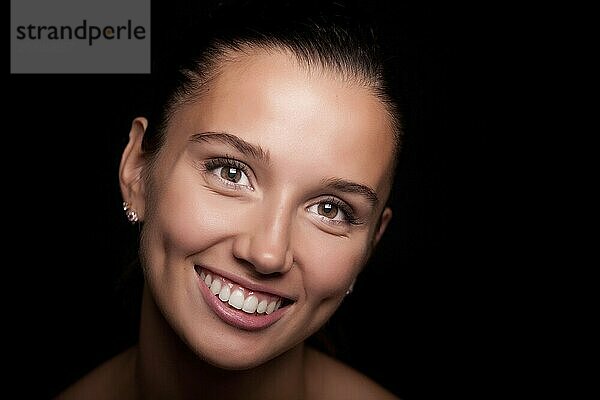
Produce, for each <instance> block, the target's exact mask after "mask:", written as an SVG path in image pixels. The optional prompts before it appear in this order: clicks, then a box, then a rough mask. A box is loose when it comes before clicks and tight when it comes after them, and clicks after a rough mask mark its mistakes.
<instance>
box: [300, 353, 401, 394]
mask: <svg viewBox="0 0 600 400" xmlns="http://www.w3.org/2000/svg"><path fill="white" fill-rule="evenodd" d="M306 371H307V374H308V380H307V392H308V397H309V398H310V399H322V398H326V399H347V400H352V399H376V400H399V398H398V397H397V396H395V395H394V394H393V393H391V392H390V391H389V390H387V389H385V388H384V387H382V386H381V385H380V384H378V383H377V382H375V381H374V380H372V379H371V378H369V377H368V376H366V375H364V374H362V373H361V372H359V371H357V370H355V369H353V368H351V367H350V366H348V365H346V364H344V363H342V362H340V361H338V360H336V359H334V358H332V357H330V356H328V355H326V354H324V353H321V352H319V351H317V350H315V349H312V348H310V347H307V348H306Z"/></svg>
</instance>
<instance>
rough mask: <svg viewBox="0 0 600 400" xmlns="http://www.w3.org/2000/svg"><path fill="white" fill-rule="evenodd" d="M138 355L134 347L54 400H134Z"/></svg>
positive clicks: (95, 370) (86, 376) (99, 367)
mask: <svg viewBox="0 0 600 400" xmlns="http://www.w3.org/2000/svg"><path fill="white" fill-rule="evenodd" d="M136 354H137V349H136V348H135V347H132V348H130V349H128V350H126V351H124V352H122V353H120V354H118V355H116V356H115V357H113V358H111V359H110V360H108V361H106V362H104V363H103V364H101V365H100V366H98V367H97V368H95V369H94V370H92V371H91V372H89V373H88V374H87V375H85V376H84V377H82V378H81V379H80V380H78V381H77V382H75V383H74V384H73V385H71V386H69V387H68V388H66V389H65V390H64V391H63V392H61V393H60V394H58V396H56V397H55V398H54V399H55V400H70V399H89V400H109V399H126V398H132V397H133V392H132V389H133V385H132V383H133V371H134V366H135V359H136Z"/></svg>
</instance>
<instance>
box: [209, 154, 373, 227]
mask: <svg viewBox="0 0 600 400" xmlns="http://www.w3.org/2000/svg"><path fill="white" fill-rule="evenodd" d="M203 170H204V171H205V172H206V173H208V174H210V175H212V176H213V177H214V178H216V179H217V180H218V182H219V183H220V184H222V185H224V186H225V187H227V188H228V189H232V190H243V189H246V190H251V191H253V190H254V186H253V184H252V180H253V177H254V174H253V172H252V169H251V168H250V167H249V166H248V165H246V164H245V163H243V162H241V161H238V160H236V159H234V158H231V157H228V156H225V157H216V158H211V159H208V160H206V161H204V162H203ZM306 210H307V211H308V212H309V213H311V214H313V215H314V216H315V217H316V218H317V219H318V220H320V221H322V222H323V223H325V224H329V225H332V226H334V227H335V226H340V225H361V224H362V222H361V221H360V220H359V219H358V218H357V217H356V214H355V212H354V210H353V208H352V207H351V206H350V205H349V204H348V203H346V202H345V201H343V200H341V199H339V198H338V197H335V196H326V197H324V198H321V199H319V200H317V201H314V202H313V203H312V204H311V205H309V206H308V207H306Z"/></svg>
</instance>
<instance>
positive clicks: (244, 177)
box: [204, 157, 254, 190]
mask: <svg viewBox="0 0 600 400" xmlns="http://www.w3.org/2000/svg"><path fill="white" fill-rule="evenodd" d="M204 170H205V171H206V172H208V173H210V174H213V175H215V176H216V177H217V178H218V179H219V180H220V181H221V182H222V183H223V184H224V185H227V186H228V187H231V188H233V189H242V188H247V189H249V190H254V187H253V186H252V183H251V182H250V176H251V175H252V172H251V170H250V168H249V167H248V166H247V165H246V164H244V163H242V162H240V161H238V160H235V159H233V158H230V157H218V158H212V159H209V160H206V161H205V162H204Z"/></svg>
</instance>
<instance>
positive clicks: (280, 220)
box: [233, 202, 294, 275]
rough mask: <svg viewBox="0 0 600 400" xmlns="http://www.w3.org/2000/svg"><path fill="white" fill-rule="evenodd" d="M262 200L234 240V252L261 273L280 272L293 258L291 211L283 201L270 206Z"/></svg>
mask: <svg viewBox="0 0 600 400" xmlns="http://www.w3.org/2000/svg"><path fill="white" fill-rule="evenodd" d="M266 203H267V202H263V203H262V204H261V205H260V206H259V207H258V208H259V211H258V212H257V215H258V218H251V219H250V221H248V225H247V226H246V228H245V229H243V231H241V232H240V233H239V234H238V235H237V237H236V239H235V241H234V244H233V255H234V257H236V258H237V259H240V260H244V261H246V262H248V263H250V264H251V265H252V266H253V267H254V269H255V270H256V271H257V272H259V273H261V274H263V275H270V274H275V273H279V274H283V273H285V272H287V271H289V270H290V268H291V267H292V265H293V262H294V255H293V253H292V249H291V245H290V242H291V227H292V213H291V212H290V211H289V209H287V208H286V207H285V206H283V205H279V206H277V207H269V205H268V204H266Z"/></svg>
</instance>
